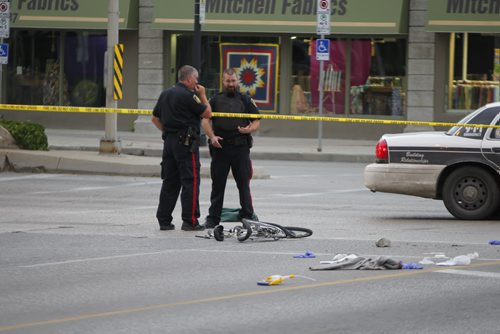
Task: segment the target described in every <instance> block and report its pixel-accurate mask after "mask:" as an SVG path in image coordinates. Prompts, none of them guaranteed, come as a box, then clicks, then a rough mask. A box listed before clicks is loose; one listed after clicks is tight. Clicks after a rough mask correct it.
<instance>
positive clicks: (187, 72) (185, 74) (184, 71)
mask: <svg viewBox="0 0 500 334" xmlns="http://www.w3.org/2000/svg"><path fill="white" fill-rule="evenodd" d="M194 73H198V70H197V69H196V68H194V67H193V66H190V65H184V66H182V67H181V68H180V69H179V72H177V79H178V80H179V81H185V80H186V79H187V78H189V77H190V76H191V75H193V74H194Z"/></svg>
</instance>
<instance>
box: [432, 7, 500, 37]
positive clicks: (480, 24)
mask: <svg viewBox="0 0 500 334" xmlns="http://www.w3.org/2000/svg"><path fill="white" fill-rule="evenodd" d="M427 3H428V5H429V8H428V20H427V30H428V31H434V32H485V33H500V0H473V1H471V0H431V1H428V2H427Z"/></svg>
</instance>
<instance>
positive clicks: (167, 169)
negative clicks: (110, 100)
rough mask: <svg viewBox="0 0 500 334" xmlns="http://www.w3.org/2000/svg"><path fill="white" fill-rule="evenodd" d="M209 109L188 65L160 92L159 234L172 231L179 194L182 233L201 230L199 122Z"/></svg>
mask: <svg viewBox="0 0 500 334" xmlns="http://www.w3.org/2000/svg"><path fill="white" fill-rule="evenodd" d="M211 116H212V108H211V106H210V104H209V103H208V100H207V97H206V95H205V87H203V86H201V85H199V84H198V71H197V70H196V69H195V68H194V67H192V66H189V65H185V66H183V67H181V69H180V70H179V72H178V83H177V84H176V85H175V86H174V87H172V88H169V89H167V90H165V91H163V92H162V93H161V95H160V97H159V99H158V102H157V103H156V106H155V108H154V110H153V118H152V121H153V123H154V124H155V125H156V127H157V128H158V129H159V130H160V131H162V138H163V156H162V168H161V177H162V179H163V184H162V187H161V192H160V203H159V205H158V210H157V212H156V218H157V219H158V222H159V224H160V230H173V229H174V228H175V226H174V224H172V219H173V218H172V212H173V211H174V208H175V204H176V202H177V198H178V197H179V192H180V191H181V188H182V193H181V204H182V229H183V230H185V231H198V230H203V229H204V227H203V226H202V225H200V224H199V222H198V218H199V217H200V208H199V193H200V154H199V150H198V147H199V140H200V118H210V117H211Z"/></svg>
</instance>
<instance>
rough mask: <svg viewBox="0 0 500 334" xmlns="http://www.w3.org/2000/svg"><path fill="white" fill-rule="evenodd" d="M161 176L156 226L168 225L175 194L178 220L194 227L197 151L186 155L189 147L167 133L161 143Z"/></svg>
mask: <svg viewBox="0 0 500 334" xmlns="http://www.w3.org/2000/svg"><path fill="white" fill-rule="evenodd" d="M161 174H162V175H161V177H162V179H163V184H162V187H161V192H160V203H159V205H158V211H157V212H156V218H158V222H159V223H160V225H168V224H170V223H171V222H172V219H173V217H172V212H173V211H174V208H175V204H176V203H177V198H178V197H179V192H180V191H181V188H182V193H181V205H182V221H183V222H184V223H186V224H193V225H196V224H198V218H199V217H200V207H199V194H200V154H199V150H198V148H196V149H195V150H194V151H193V152H189V147H186V146H184V145H182V144H181V143H179V139H178V136H177V135H176V134H167V136H166V138H165V140H164V142H163V158H162V170H161Z"/></svg>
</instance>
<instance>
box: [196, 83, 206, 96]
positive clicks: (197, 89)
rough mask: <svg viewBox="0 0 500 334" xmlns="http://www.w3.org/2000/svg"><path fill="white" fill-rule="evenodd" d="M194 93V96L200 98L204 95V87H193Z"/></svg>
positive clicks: (197, 85) (198, 85)
mask: <svg viewBox="0 0 500 334" xmlns="http://www.w3.org/2000/svg"><path fill="white" fill-rule="evenodd" d="M194 91H195V92H196V94H198V95H199V96H202V95H205V87H203V86H202V85H200V84H196V86H195V87H194Z"/></svg>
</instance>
